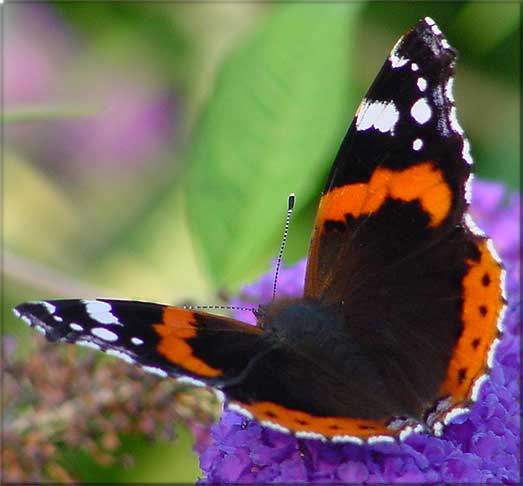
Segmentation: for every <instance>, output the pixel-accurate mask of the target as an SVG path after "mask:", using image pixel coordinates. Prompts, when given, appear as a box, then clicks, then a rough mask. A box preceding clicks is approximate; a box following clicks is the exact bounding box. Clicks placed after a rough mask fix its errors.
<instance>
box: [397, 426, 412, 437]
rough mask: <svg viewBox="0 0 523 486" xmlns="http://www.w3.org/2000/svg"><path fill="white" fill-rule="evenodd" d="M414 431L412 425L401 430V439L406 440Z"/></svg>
mask: <svg viewBox="0 0 523 486" xmlns="http://www.w3.org/2000/svg"><path fill="white" fill-rule="evenodd" d="M413 433H414V429H413V428H412V427H411V426H410V425H408V426H407V427H405V428H404V429H403V430H402V431H401V432H400V440H401V441H403V440H405V439H406V438H407V437H409V436H410V435H411V434H413Z"/></svg>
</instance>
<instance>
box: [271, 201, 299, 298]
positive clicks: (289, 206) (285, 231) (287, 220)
mask: <svg viewBox="0 0 523 486" xmlns="http://www.w3.org/2000/svg"><path fill="white" fill-rule="evenodd" d="M295 199H296V196H295V195H294V192H293V193H292V194H289V199H288V200H287V201H288V202H287V217H286V218H285V227H284V228H283V238H282V239H281V245H280V252H279V253H278V260H277V261H276V271H275V272H274V284H273V286H272V300H274V299H275V298H276V287H277V285H278V275H279V273H280V266H281V259H282V257H283V250H285V243H287V236H288V234H289V225H290V224H291V216H292V211H293V210H294V200H295Z"/></svg>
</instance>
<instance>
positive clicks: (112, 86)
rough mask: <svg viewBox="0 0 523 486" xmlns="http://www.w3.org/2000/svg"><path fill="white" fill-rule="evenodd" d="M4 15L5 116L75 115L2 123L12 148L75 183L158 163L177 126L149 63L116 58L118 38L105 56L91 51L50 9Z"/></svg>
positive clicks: (171, 100)
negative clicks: (41, 111) (50, 111)
mask: <svg viewBox="0 0 523 486" xmlns="http://www.w3.org/2000/svg"><path fill="white" fill-rule="evenodd" d="M6 16H7V17H8V19H9V22H6V25H7V28H6V43H5V44H6V47H5V99H6V105H7V110H8V111H9V110H17V109H24V108H25V107H26V106H27V107H29V108H28V109H30V110H32V109H34V108H38V106H42V107H44V108H45V109H47V108H56V111H57V112H58V113H60V111H63V112H64V115H67V114H68V110H73V116H70V115H69V116H64V117H63V118H61V119H53V120H46V123H45V124H44V123H34V122H25V123H24V124H22V125H20V124H10V125H8V127H7V131H6V134H7V136H6V140H7V142H8V144H9V145H10V146H12V147H14V148H15V149H18V150H21V151H24V152H26V153H27V152H29V153H30V154H31V155H32V157H33V158H34V159H36V160H39V161H42V162H43V163H44V164H46V165H48V166H49V167H52V168H59V169H61V170H66V171H67V172H69V173H70V174H71V175H74V176H78V177H82V175H83V172H84V171H89V170H99V169H100V168H106V169H108V170H109V171H110V170H113V171H117V170H118V169H129V168H136V167H147V166H150V164H151V163H154V162H156V163H158V162H159V161H161V159H162V157H161V155H162V153H167V150H168V149H169V147H170V143H171V142H172V140H173V132H174V130H175V128H176V127H175V118H176V110H175V108H176V99H175V96H174V93H173V92H172V90H171V88H170V87H169V86H168V81H167V80H163V79H160V78H159V77H158V76H157V75H156V73H155V72H154V65H152V64H151V63H150V60H149V59H147V58H145V57H142V58H140V57H136V58H133V59H132V60H129V61H126V60H125V59H122V58H121V56H120V57H117V56H118V49H114V50H111V47H112V44H111V43H110V42H111V40H114V42H115V45H116V46H117V45H118V42H119V40H118V38H117V37H112V38H111V37H108V39H109V40H108V41H107V42H108V45H107V48H106V49H104V51H100V50H96V49H91V48H90V42H91V40H90V38H89V37H88V36H85V35H83V34H80V32H76V31H74V30H72V29H70V28H69V26H68V25H67V24H66V23H64V22H63V21H62V20H61V19H60V17H59V16H58V15H57V14H56V10H55V7H54V6H53V5H52V4H46V5H34V4H25V5H10V6H9V7H8V9H7V12H6ZM76 112H79V113H78V115H77V114H76Z"/></svg>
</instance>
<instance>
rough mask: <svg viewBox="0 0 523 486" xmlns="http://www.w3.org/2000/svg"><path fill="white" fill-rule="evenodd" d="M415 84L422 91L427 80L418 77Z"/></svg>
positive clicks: (425, 87)
mask: <svg viewBox="0 0 523 486" xmlns="http://www.w3.org/2000/svg"><path fill="white" fill-rule="evenodd" d="M416 84H417V85H418V89H419V90H420V91H422V92H423V91H425V90H426V89H427V80H426V79H425V78H418V82H417V83H416Z"/></svg>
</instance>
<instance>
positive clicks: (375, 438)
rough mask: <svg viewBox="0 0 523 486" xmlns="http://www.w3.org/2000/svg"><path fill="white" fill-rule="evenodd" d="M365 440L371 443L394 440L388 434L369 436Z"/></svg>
mask: <svg viewBox="0 0 523 486" xmlns="http://www.w3.org/2000/svg"><path fill="white" fill-rule="evenodd" d="M367 442H368V443H369V444H370V445H372V444H377V443H378V442H395V440H394V437H391V436H390V435H375V436H373V437H369V438H368V440H367Z"/></svg>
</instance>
